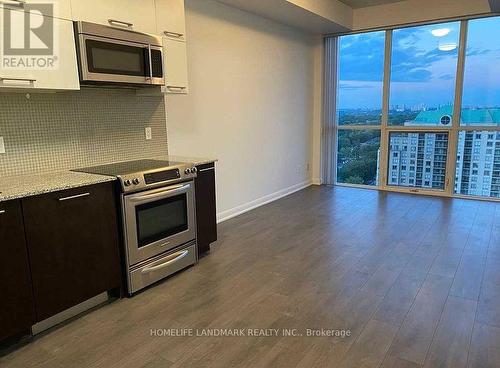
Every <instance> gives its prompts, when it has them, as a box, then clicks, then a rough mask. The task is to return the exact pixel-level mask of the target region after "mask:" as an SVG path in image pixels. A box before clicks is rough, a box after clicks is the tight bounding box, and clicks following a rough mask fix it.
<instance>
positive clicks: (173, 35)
mask: <svg viewBox="0 0 500 368" xmlns="http://www.w3.org/2000/svg"><path fill="white" fill-rule="evenodd" d="M163 34H164V35H165V36H167V37H175V38H181V37H182V36H184V35H183V34H182V33H177V32H169V31H163Z"/></svg>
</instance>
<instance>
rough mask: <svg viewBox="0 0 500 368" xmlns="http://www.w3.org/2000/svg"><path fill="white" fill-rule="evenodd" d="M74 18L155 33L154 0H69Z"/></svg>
mask: <svg viewBox="0 0 500 368" xmlns="http://www.w3.org/2000/svg"><path fill="white" fill-rule="evenodd" d="M71 10H72V13H73V19H74V20H81V21H86V22H92V23H99V24H104V25H106V26H112V27H116V28H121V29H130V30H133V31H138V32H145V33H151V34H155V33H156V17H155V4H154V0H106V1H103V0H71Z"/></svg>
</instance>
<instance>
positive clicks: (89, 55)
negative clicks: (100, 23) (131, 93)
mask: <svg viewBox="0 0 500 368" xmlns="http://www.w3.org/2000/svg"><path fill="white" fill-rule="evenodd" d="M79 60H80V77H81V80H82V82H84V83H85V82H91V83H109V82H111V83H125V84H144V85H151V84H154V85H163V84H164V77H163V60H162V48H161V47H157V46H151V45H148V44H141V43H136V42H130V41H121V40H115V39H109V38H106V37H98V36H91V35H85V34H81V35H79Z"/></svg>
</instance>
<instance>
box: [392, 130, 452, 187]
mask: <svg viewBox="0 0 500 368" xmlns="http://www.w3.org/2000/svg"><path fill="white" fill-rule="evenodd" d="M389 141H390V143H389V144H390V150H389V166H388V168H387V170H388V175H387V184H388V185H395V186H401V187H416V188H425V189H439V190H443V189H444V187H445V180H446V155H447V154H448V133H390V135H389Z"/></svg>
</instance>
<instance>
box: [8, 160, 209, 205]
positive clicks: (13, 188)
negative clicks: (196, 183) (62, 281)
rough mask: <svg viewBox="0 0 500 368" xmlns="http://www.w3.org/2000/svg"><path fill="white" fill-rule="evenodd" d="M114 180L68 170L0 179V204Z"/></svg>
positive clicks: (108, 177)
mask: <svg viewBox="0 0 500 368" xmlns="http://www.w3.org/2000/svg"><path fill="white" fill-rule="evenodd" d="M166 159H168V160H171V161H179V162H185V163H190V164H193V165H203V164H208V163H211V162H216V161H217V159H211V158H197V157H183V156H175V155H172V156H167V157H166ZM114 180H116V178H115V177H113V176H104V175H96V174H86V173H81V172H73V171H69V170H63V171H55V172H45V173H34V174H26V175H14V176H6V177H0V202H3V201H8V200H12V199H19V198H24V197H30V196H35V195H38V194H43V193H50V192H56V191H59V190H65V189H71V188H78V187H83V186H86V185H92V184H99V183H105V182H109V181H114Z"/></svg>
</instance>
